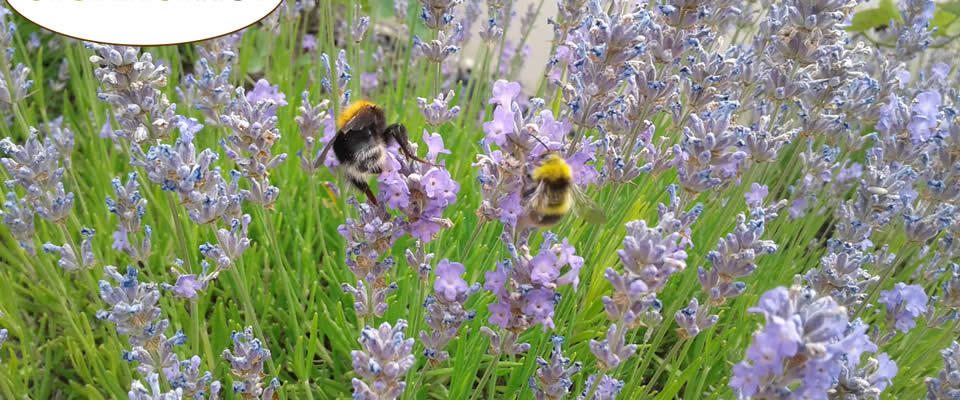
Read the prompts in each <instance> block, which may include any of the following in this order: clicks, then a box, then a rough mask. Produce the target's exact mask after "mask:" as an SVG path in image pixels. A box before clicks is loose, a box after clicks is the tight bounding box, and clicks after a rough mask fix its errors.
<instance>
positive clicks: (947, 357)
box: [926, 341, 960, 400]
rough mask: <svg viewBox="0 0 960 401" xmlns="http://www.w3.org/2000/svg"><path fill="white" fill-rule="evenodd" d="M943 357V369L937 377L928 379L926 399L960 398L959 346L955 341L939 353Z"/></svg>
mask: <svg viewBox="0 0 960 401" xmlns="http://www.w3.org/2000/svg"><path fill="white" fill-rule="evenodd" d="M940 355H942V356H943V369H940V372H939V373H938V374H937V377H928V378H927V379H926V383H927V399H928V400H949V399H956V398H957V397H960V378H958V377H960V344H958V343H957V342H956V341H954V342H953V344H951V345H950V346H949V347H947V348H944V349H943V350H942V351H940Z"/></svg>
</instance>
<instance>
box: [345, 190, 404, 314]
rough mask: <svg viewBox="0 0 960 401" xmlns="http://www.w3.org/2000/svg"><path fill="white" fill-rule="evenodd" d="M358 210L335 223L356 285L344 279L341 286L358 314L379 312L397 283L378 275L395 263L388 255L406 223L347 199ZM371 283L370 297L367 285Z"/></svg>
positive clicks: (383, 309) (385, 305)
mask: <svg viewBox="0 0 960 401" xmlns="http://www.w3.org/2000/svg"><path fill="white" fill-rule="evenodd" d="M347 204H350V205H352V206H353V207H354V208H355V209H357V211H358V212H359V216H358V217H357V219H353V218H347V220H346V223H345V224H342V225H340V226H339V227H337V231H338V232H339V233H340V235H341V236H342V237H343V238H344V239H346V240H347V256H346V261H345V263H346V265H347V267H348V268H349V269H350V271H351V272H352V273H353V274H354V276H355V277H356V278H357V285H356V287H354V286H353V285H350V284H347V283H344V284H343V285H342V286H343V290H344V291H345V292H349V293H351V294H353V295H354V297H355V299H356V302H355V303H354V305H353V307H354V309H355V310H356V312H357V314H358V315H359V316H371V315H373V316H382V315H383V312H385V311H386V310H387V304H386V302H385V301H386V297H387V294H389V293H391V292H393V291H395V290H396V289H397V283H390V284H386V283H384V281H385V280H381V277H382V276H383V275H384V274H385V273H386V272H387V270H389V269H391V268H393V266H394V265H395V263H394V260H393V257H392V256H387V257H385V258H383V259H382V260H381V256H384V255H387V254H388V253H389V251H390V249H391V248H392V247H393V244H394V242H396V240H397V239H398V238H400V237H401V236H402V235H403V233H404V232H405V228H406V223H405V222H404V221H403V218H401V217H395V218H392V219H391V217H390V215H389V214H388V213H387V212H386V210H384V209H382V208H374V207H371V206H370V205H368V204H366V203H359V202H357V200H356V198H354V197H350V198H348V199H347ZM368 285H372V286H373V288H372V292H371V294H372V298H371V297H370V296H369V295H368V292H367V286H368Z"/></svg>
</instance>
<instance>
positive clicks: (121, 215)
mask: <svg viewBox="0 0 960 401" xmlns="http://www.w3.org/2000/svg"><path fill="white" fill-rule="evenodd" d="M110 183H111V184H112V185H113V192H114V195H115V196H116V199H114V198H112V197H110V196H107V200H106V203H107V210H108V211H109V212H110V213H111V214H113V215H115V216H117V231H115V232H114V233H113V240H114V241H113V245H112V248H113V249H114V250H118V251H123V252H124V253H126V254H127V255H129V256H130V257H131V258H132V259H133V260H134V261H145V260H147V257H149V256H150V238H151V236H152V233H153V231H152V230H151V229H150V226H149V225H147V226H145V227H144V228H143V239H142V240H141V241H136V236H137V235H139V234H140V229H141V227H140V225H141V222H142V220H143V215H144V214H145V213H146V211H147V200H146V199H144V198H143V197H142V196H141V195H140V183H139V182H137V173H136V172H133V173H130V174H129V175H128V176H127V183H126V184H123V183H122V182H121V181H120V178H119V177H114V179H113V180H111V181H110ZM130 236H134V238H135V239H134V241H132V242H131V241H130Z"/></svg>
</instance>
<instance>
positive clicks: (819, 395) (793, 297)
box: [730, 276, 877, 399]
mask: <svg viewBox="0 0 960 401" xmlns="http://www.w3.org/2000/svg"><path fill="white" fill-rule="evenodd" d="M801 284H802V280H801V279H800V277H799V276H797V277H796V284H795V285H794V286H792V287H790V288H789V289H787V288H785V287H777V288H775V289H772V290H770V291H767V292H766V293H764V294H763V295H762V296H761V297H760V300H759V301H758V304H757V306H756V307H753V308H750V309H748V310H749V311H750V312H753V313H761V314H763V315H764V316H765V318H766V325H765V326H764V327H763V328H762V329H761V330H758V331H757V332H755V333H754V334H753V341H752V343H751V344H750V347H749V348H747V354H746V356H747V359H748V360H749V362H748V361H743V362H740V363H738V364H737V365H735V366H734V367H733V377H732V378H731V379H730V387H731V388H732V389H733V390H734V392H735V393H736V395H737V397H739V398H759V399H774V398H776V399H783V398H803V399H826V398H827V391H829V390H830V389H831V388H832V387H833V385H834V383H837V382H838V380H839V377H838V376H839V374H840V369H839V367H840V364H841V363H843V361H844V360H850V361H859V360H860V356H861V355H862V354H863V353H865V352H875V351H876V350H877V346H876V345H875V344H874V343H872V342H871V341H870V339H869V338H868V337H867V335H866V330H867V327H866V326H865V325H863V324H862V323H860V322H859V321H854V322H851V321H849V319H848V317H847V309H846V308H844V307H843V306H840V305H839V304H837V302H836V301H834V300H833V298H831V297H829V296H825V297H821V296H818V295H817V293H816V292H814V291H813V290H811V289H810V288H808V287H803V286H802V285H801Z"/></svg>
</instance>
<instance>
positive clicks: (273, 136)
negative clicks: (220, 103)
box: [220, 88, 287, 209]
mask: <svg viewBox="0 0 960 401" xmlns="http://www.w3.org/2000/svg"><path fill="white" fill-rule="evenodd" d="M245 93H246V92H245V91H244V89H243V88H237V92H236V97H235V98H234V100H233V102H232V103H231V104H230V106H229V107H228V108H227V111H226V113H225V114H223V115H221V116H220V122H221V123H223V125H225V126H227V127H230V128H231V129H232V130H233V134H231V135H228V136H227V138H226V139H222V140H220V146H221V147H222V148H223V150H224V152H225V153H226V155H227V157H229V158H230V159H231V160H233V161H234V163H236V164H237V167H239V168H240V170H242V171H243V173H244V176H245V177H246V178H247V180H248V181H249V182H250V190H249V191H247V192H246V193H245V194H246V196H245V198H246V199H247V200H249V201H250V202H253V203H255V204H257V205H261V206H263V207H264V208H267V209H270V208H272V207H273V204H274V203H275V202H276V201H277V197H278V196H279V195H280V189H279V188H277V187H274V186H271V185H270V179H269V178H268V177H267V176H268V174H269V172H270V170H272V169H274V168H276V167H277V166H279V165H280V163H283V161H284V160H286V159H287V154H286V153H281V154H278V155H273V153H272V151H271V148H272V147H273V145H274V144H276V142H277V141H279V140H280V130H279V129H278V128H277V116H276V108H277V103H276V102H275V101H274V100H273V99H271V98H266V99H260V100H259V101H257V102H256V103H255V104H254V103H251V102H250V100H248V98H247V96H246V95H245Z"/></svg>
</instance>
